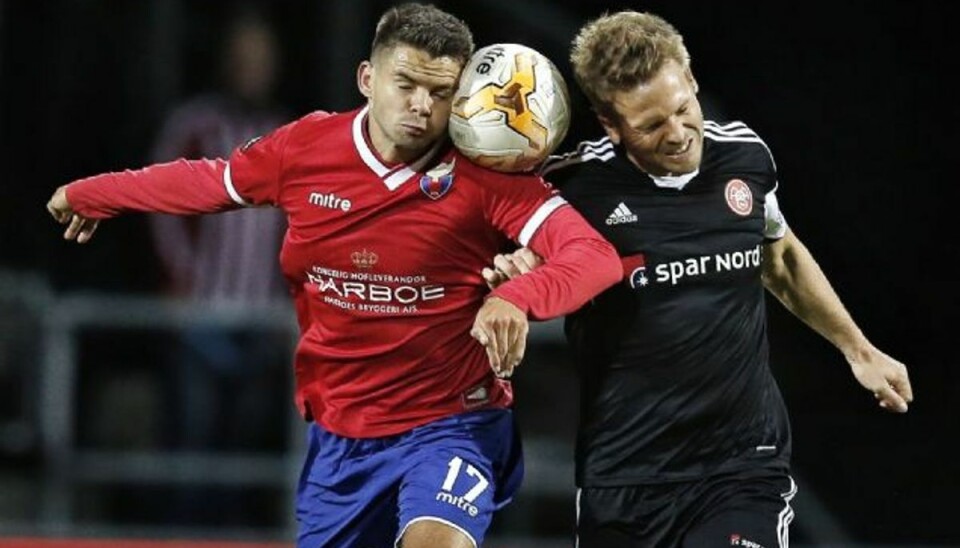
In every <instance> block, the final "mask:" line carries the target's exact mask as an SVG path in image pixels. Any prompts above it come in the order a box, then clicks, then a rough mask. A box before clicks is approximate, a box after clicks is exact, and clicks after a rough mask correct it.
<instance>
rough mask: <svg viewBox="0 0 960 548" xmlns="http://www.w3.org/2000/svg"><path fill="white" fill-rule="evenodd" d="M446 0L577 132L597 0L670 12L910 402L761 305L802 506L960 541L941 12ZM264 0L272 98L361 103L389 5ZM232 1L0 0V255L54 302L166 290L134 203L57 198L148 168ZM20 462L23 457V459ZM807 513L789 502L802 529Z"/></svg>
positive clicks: (882, 6)
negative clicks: (899, 409) (573, 57)
mask: <svg viewBox="0 0 960 548" xmlns="http://www.w3.org/2000/svg"><path fill="white" fill-rule="evenodd" d="M437 4H438V5H440V6H441V7H444V8H446V9H449V10H450V11H452V12H454V13H456V14H458V15H460V16H461V17H463V18H464V19H465V20H466V21H467V22H468V23H469V24H470V25H471V27H472V28H473V29H474V34H475V39H476V42H477V44H478V47H479V46H482V45H486V44H488V43H493V42H521V43H525V44H527V45H530V46H533V47H535V48H537V49H539V50H540V51H542V52H543V53H545V54H547V55H548V56H550V57H551V58H552V59H554V60H555V62H556V63H557V65H558V66H559V68H560V69H561V72H563V73H564V75H565V76H566V77H567V78H568V82H569V83H570V85H571V91H572V93H573V98H574V108H575V117H574V123H573V126H572V129H571V132H570V134H569V136H568V139H567V140H568V143H567V144H570V143H573V142H576V141H578V140H581V139H586V138H594V137H596V136H597V135H598V134H599V131H600V128H599V126H598V125H597V124H596V123H595V122H594V120H593V117H592V114H591V113H590V112H589V109H588V107H587V106H586V104H585V102H584V100H583V98H582V96H581V95H580V94H579V91H578V90H576V88H575V86H574V85H573V84H574V83H573V79H572V78H571V77H570V71H569V64H568V62H567V59H566V48H567V46H568V44H569V41H570V39H571V38H572V36H573V35H574V33H575V31H576V29H577V28H578V26H579V25H580V24H582V22H584V21H585V20H586V18H588V17H592V16H595V15H598V14H599V13H601V12H602V11H603V10H604V9H619V8H622V7H631V8H634V9H638V10H650V11H654V12H656V13H658V14H660V15H662V16H664V17H666V18H667V19H668V20H669V21H671V22H672V23H674V24H675V26H677V27H678V29H679V30H680V31H681V32H682V33H683V34H684V36H685V38H686V43H687V46H688V48H689V50H690V52H691V55H692V57H693V69H694V73H695V75H696V77H697V78H698V80H699V83H700V87H701V90H702V92H703V93H704V94H705V100H706V101H707V102H708V104H709V106H710V108H711V109H713V110H714V111H715V112H718V113H722V114H723V115H724V117H726V118H729V119H738V120H743V121H745V122H746V123H747V124H748V125H750V126H751V127H752V128H753V129H754V130H756V131H757V132H758V133H759V134H760V136H761V137H762V138H763V139H764V140H765V142H766V143H767V145H768V146H769V147H770V149H771V150H772V152H773V155H774V158H775V160H776V162H777V165H778V169H779V174H780V185H781V186H780V190H779V191H778V195H779V198H780V203H781V206H782V208H783V211H784V213H785V215H786V217H787V220H788V222H789V223H790V225H791V227H792V228H793V230H794V231H795V232H796V233H797V234H798V235H799V236H800V238H801V239H802V240H803V241H804V242H805V243H806V244H807V246H808V247H809V248H810V249H811V251H812V252H813V254H814V256H815V257H817V259H818V260H819V262H820V265H821V267H822V268H823V270H824V271H825V272H826V273H827V275H828V277H829V278H830V280H831V281H832V283H833V285H834V287H835V289H836V290H837V291H838V293H839V294H840V295H841V297H842V299H843V301H844V303H845V304H846V306H847V308H848V309H849V310H850V312H851V313H852V314H853V316H854V318H855V319H856V320H857V321H858V323H859V325H860V327H861V328H862V329H863V330H864V332H865V333H866V334H867V335H868V336H869V337H870V339H871V340H872V341H873V342H874V343H875V344H876V345H877V346H878V347H879V348H881V349H883V350H884V351H886V352H887V353H889V354H891V355H893V356H895V357H897V358H898V359H900V360H901V361H903V362H904V363H905V364H906V365H907V366H908V367H909V369H910V373H911V377H912V381H913V387H914V392H915V394H916V402H915V403H914V405H913V406H912V408H911V410H910V412H909V413H908V414H906V415H902V416H898V415H891V414H887V413H885V412H882V411H880V410H879V409H877V408H876V406H875V404H874V401H873V399H872V397H871V395H870V394H869V393H866V392H865V391H863V390H862V389H861V388H860V387H859V385H858V384H857V383H856V381H855V380H854V379H853V377H852V375H850V373H849V371H848V368H847V366H846V365H845V362H844V360H843V358H842V356H840V355H839V354H838V353H837V352H836V351H835V350H834V349H833V348H832V347H830V346H829V344H828V343H826V342H825V341H824V340H823V339H821V338H819V337H818V336H817V335H816V334H814V333H813V332H812V331H811V330H809V329H807V328H805V327H804V326H802V325H801V324H800V323H799V322H798V321H797V320H796V319H794V318H793V317H792V316H790V315H789V314H787V313H786V312H784V310H783V309H782V308H781V307H780V306H779V304H777V303H775V302H773V301H772V300H771V304H770V308H771V317H772V321H771V334H770V335H771V340H772V344H773V354H774V361H775V369H776V371H775V373H776V375H777V378H778V380H779V381H780V383H781V387H782V390H783V392H784V395H785V397H786V400H787V403H788V406H789V408H790V410H791V413H792V418H793V427H794V433H795V458H794V462H795V467H796V473H797V479H798V483H799V487H800V494H799V495H798V499H801V498H802V497H804V496H809V497H811V499H812V497H816V499H817V500H818V507H819V508H820V509H822V510H825V511H827V512H829V514H830V515H831V516H832V517H833V518H835V519H836V520H838V522H839V523H840V524H842V527H843V529H844V530H845V532H846V537H847V538H853V539H856V540H857V541H860V542H868V543H878V544H879V543H907V544H908V543H913V544H935V543H937V544H951V545H953V544H955V545H960V531H958V528H957V527H956V517H955V514H956V513H957V509H958V508H960V505H958V503H957V502H956V494H957V493H958V491H960V464H958V463H957V457H956V454H955V453H954V452H953V448H954V447H955V446H956V441H955V438H956V437H957V435H958V434H960V426H958V416H957V415H958V413H957V405H956V403H955V402H957V401H958V399H960V383H958V377H960V375H958V374H957V373H956V372H955V363H953V362H954V360H953V356H952V355H951V354H948V349H951V350H952V349H953V348H954V346H953V345H952V344H950V343H951V342H953V341H952V340H951V338H952V329H953V326H955V325H957V319H958V317H957V316H958V314H957V312H956V308H957V306H956V305H957V304H958V290H957V287H956V286H957V282H958V277H957V275H956V273H955V270H954V266H953V265H954V264H955V263H956V261H957V259H958V249H957V243H956V238H957V231H956V229H955V225H956V223H955V221H954V220H951V215H953V214H955V213H954V211H953V208H952V207H951V206H950V205H949V203H950V202H949V200H950V196H953V195H954V194H953V186H954V184H955V182H954V181H953V177H952V176H951V175H950V174H949V171H948V170H949V167H948V166H950V165H951V164H952V161H953V158H954V157H953V156H952V155H950V152H953V150H954V149H955V147H956V140H955V138H954V137H953V136H954V133H955V131H956V130H955V128H956V127H957V125H958V122H960V119H958V118H960V117H958V108H957V106H956V103H955V101H954V100H953V99H954V98H953V97H952V95H948V93H947V85H946V83H945V81H946V80H947V79H948V78H950V79H954V78H955V75H954V74H953V73H954V72H955V69H956V68H957V63H956V61H955V60H954V58H953V54H952V53H951V51H952V50H953V49H954V44H953V42H955V40H954V39H953V36H950V35H949V34H948V33H950V32H955V28H954V27H955V24H954V23H953V21H954V20H953V18H952V16H951V14H952V10H951V9H949V8H948V7H946V6H947V5H948V4H947V3H940V2H932V1H931V2H924V1H921V2H913V3H895V2H866V1H851V2H833V3H830V4H809V3H798V2H789V3H787V2H753V1H751V2H692V1H686V2H684V1H680V2H678V1H673V2H669V1H658V2H631V3H626V2H620V3H611V2H601V1H596V2H584V3H582V4H571V5H568V6H567V7H557V6H554V5H553V4H552V3H550V2H546V1H537V0H530V1H523V0H503V1H500V0H497V1H488V2H479V1H476V2H438V3H437ZM257 5H258V6H259V7H260V8H261V9H263V11H264V12H265V13H266V14H267V15H268V17H269V18H270V19H271V21H272V22H273V23H274V24H275V26H276V27H277V29H278V30H279V32H280V36H281V40H282V45H283V57H284V60H285V62H284V66H283V71H282V79H281V81H282V85H281V89H280V96H281V99H282V101H283V103H284V104H285V105H286V106H287V107H288V108H289V109H290V111H291V112H293V113H294V114H295V115H300V114H304V113H306V112H309V111H310V110H313V109H317V108H323V109H324V110H342V109H347V108H352V107H354V106H356V105H358V104H359V102H360V100H361V97H360V95H359V93H358V92H357V91H356V85H355V77H354V74H355V69H356V64H357V63H358V62H359V61H360V60H361V59H362V58H363V57H364V56H365V55H366V51H367V48H368V46H369V42H370V39H371V37H372V30H373V26H374V24H375V21H376V18H377V16H378V15H379V13H380V12H381V11H382V9H383V8H384V7H385V6H386V5H389V3H388V2H375V1H361V0H351V1H350V2H346V1H341V0H330V1H322V2H321V1H316V2H305V1H304V2H301V1H279V2H272V3H268V2H261V3H259V4H257ZM235 8H236V3H233V2H225V1H222V0H221V1H205V2H187V1H186V0H170V1H164V0H153V1H141V2H134V1H127V2H112V1H106V0H99V1H96V0H88V1H66V0H60V1H44V2H29V1H9V0H7V1H0V143H2V146H0V161H2V165H3V167H4V169H3V174H2V175H0V181H2V182H0V192H2V194H0V207H2V208H3V209H2V211H0V214H2V219H3V231H2V233H0V238H2V252H0V269H3V270H8V271H13V272H17V273H31V274H36V275H38V276H39V277H41V278H43V279H45V280H47V281H48V282H49V283H50V285H51V286H52V287H53V288H54V290H55V291H56V292H57V293H68V292H76V291H91V290H95V291H107V292H116V293H123V294H144V293H145V294H151V293H153V292H156V291H157V289H158V285H159V283H160V275H159V274H158V267H157V260H156V258H155V257H154V256H153V255H152V251H151V250H150V248H151V246H150V243H149V237H148V234H147V231H146V223H145V221H144V220H143V219H142V218H139V217H135V216H134V217H127V218H121V219H115V220H111V221H109V222H107V223H104V224H103V226H101V228H100V230H99V232H98V233H97V236H96V238H95V239H94V241H93V242H92V243H91V244H89V245H87V246H85V247H80V246H76V245H74V244H67V243H65V242H63V241H62V240H61V239H60V237H59V235H60V233H61V229H60V228H59V227H58V226H57V225H56V224H54V223H53V221H52V220H51V219H50V218H49V217H48V216H47V214H46V212H45V210H44V204H45V202H46V200H47V198H48V197H49V195H50V194H51V193H52V191H53V190H54V189H55V188H56V187H57V186H58V185H60V184H63V183H66V182H69V181H70V180H72V179H74V178H78V177H81V176H85V175H91V174H95V173H99V172H103V171H108V170H118V169H123V168H128V167H137V166H140V165H142V164H143V163H144V161H145V158H146V154H147V150H148V148H149V146H150V143H151V141H152V139H153V138H154V135H155V132H156V130H157V128H158V124H159V123H160V121H161V119H162V116H163V115H164V113H165V111H166V109H167V108H169V107H170V106H172V104H173V103H175V102H176V101H177V100H179V99H181V98H183V97H184V96H187V95H190V94H193V93H195V92H198V91H202V90H204V89H208V88H211V87H213V84H214V82H213V78H214V74H215V73H214V72H213V71H212V70H211V67H213V66H215V64H216V59H215V51H216V50H215V47H214V45H213V44H215V42H216V40H218V39H219V33H220V32H221V31H222V30H223V20H224V14H226V13H228V12H230V11H231V10H233V9H235ZM561 367H564V368H566V366H565V365H563V366H561ZM535 371H536V372H535V373H534V371H531V372H530V373H531V374H535V375H537V378H536V381H535V382H536V383H539V384H542V383H549V382H550V379H556V382H558V383H559V382H561V380H562V382H564V383H568V382H569V379H570V378H571V377H570V376H569V375H567V374H566V373H563V372H559V373H558V372H556V371H555V370H551V368H549V367H545V368H538V369H536V370H535ZM524 382H527V383H528V384H527V385H525V384H524ZM533 384H534V382H533V381H524V380H523V376H522V374H521V379H518V398H519V402H520V404H519V405H520V408H519V412H520V413H521V416H522V417H524V420H526V421H528V422H529V425H530V426H529V428H531V429H534V430H537V429H540V431H541V432H546V433H547V434H549V435H555V436H557V437H558V439H560V440H561V441H563V442H565V443H569V442H570V441H571V438H570V437H569V435H570V433H571V432H572V429H573V424H572V420H574V419H573V417H575V410H574V411H571V409H570V407H569V406H570V405H572V404H571V403H570V402H569V401H568V402H566V405H567V407H564V408H562V409H561V408H544V404H543V401H544V400H543V399H541V398H533V397H531V398H525V391H527V392H531V391H534V390H535V388H534V387H533V386H532V385H533ZM525 386H526V387H525ZM558 390H562V391H569V390H570V387H569V386H568V385H564V386H563V387H562V388H558ZM4 396H5V395H4V394H0V398H3V397H4ZM285 403H286V402H284V404H285ZM558 417H563V418H564V419H565V420H564V421H560V420H558ZM0 462H2V461H0ZM24 462H26V463H27V464H28V465H29V464H30V462H31V460H30V455H29V453H28V454H27V457H26V458H24V457H20V458H19V459H18V460H17V464H18V465H20V466H22V465H24ZM41 474H42V472H41ZM564 481H566V479H564ZM2 489H3V485H2V483H0V491H2ZM567 517H568V516H567V515H562V516H560V517H559V518H558V519H567ZM0 519H2V517H0ZM816 519H817V518H816V516H805V515H803V514H799V515H798V516H797V518H796V521H795V525H794V530H795V531H797V534H798V535H800V538H801V539H802V538H803V535H804V534H805V533H804V531H805V530H807V531H810V530H812V529H815V528H816V527H817V521H816ZM806 534H807V535H809V537H810V538H817V537H816V535H815V534H814V533H812V532H810V533H806Z"/></svg>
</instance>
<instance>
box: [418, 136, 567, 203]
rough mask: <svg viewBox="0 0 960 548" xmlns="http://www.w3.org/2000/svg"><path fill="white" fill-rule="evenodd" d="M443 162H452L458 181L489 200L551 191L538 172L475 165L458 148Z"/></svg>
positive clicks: (445, 156)
mask: <svg viewBox="0 0 960 548" xmlns="http://www.w3.org/2000/svg"><path fill="white" fill-rule="evenodd" d="M443 162H451V163H452V164H453V166H454V167H453V168H452V169H453V170H454V173H455V175H456V177H457V178H458V179H460V180H461V181H462V182H466V183H467V184H468V185H469V186H470V187H472V188H473V189H474V190H475V191H476V192H479V193H480V194H481V195H484V196H487V197H489V198H493V197H497V196H500V197H507V196H513V197H516V196H518V195H521V194H527V193H530V192H534V193H541V192H543V191H544V190H549V186H548V185H547V184H546V183H545V182H544V180H543V177H541V176H540V174H539V173H537V172H536V171H524V172H504V171H497V170H494V169H490V168H486V167H483V166H481V165H478V164H475V163H473V162H472V161H470V159H469V158H467V157H466V156H464V155H463V154H462V153H461V152H460V151H459V150H457V149H456V148H451V150H450V154H449V155H444V160H443ZM441 165H442V164H441ZM428 175H429V172H428Z"/></svg>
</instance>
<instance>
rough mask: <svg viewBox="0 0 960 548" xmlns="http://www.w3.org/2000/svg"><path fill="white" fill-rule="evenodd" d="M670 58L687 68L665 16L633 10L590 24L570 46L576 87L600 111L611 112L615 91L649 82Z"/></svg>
mask: <svg viewBox="0 0 960 548" xmlns="http://www.w3.org/2000/svg"><path fill="white" fill-rule="evenodd" d="M668 61H675V62H677V63H678V64H679V65H680V66H682V67H687V68H689V66H690V54H689V53H688V52H687V47H686V46H685V45H684V44H683V37H682V36H681V35H680V33H679V32H677V29H675V28H674V27H673V25H671V24H670V23H668V22H667V21H666V20H664V19H663V18H661V17H659V16H656V15H653V14H651V13H640V12H636V11H631V10H625V11H620V12H617V13H614V14H612V15H611V14H608V13H605V14H603V15H602V16H600V17H599V18H597V19H594V20H593V21H590V22H588V23H587V24H586V25H584V26H583V28H581V29H580V32H579V33H577V36H576V38H574V40H573V45H572V47H571V50H570V62H571V63H572V64H573V73H574V76H575V78H576V79H577V83H578V84H579V85H580V89H581V90H583V93H584V94H585V95H586V96H587V99H589V100H590V103H591V104H592V105H593V108H594V109H596V110H597V112H598V113H600V114H603V115H612V114H613V107H612V104H611V103H612V100H613V94H614V93H616V92H617V91H626V90H630V89H633V88H634V87H636V86H637V85H639V84H641V83H643V82H646V81H648V80H650V79H651V78H653V77H654V76H656V74H657V72H659V71H660V69H661V68H663V65H664V64H665V63H667V62H668Z"/></svg>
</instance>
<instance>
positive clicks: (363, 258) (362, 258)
mask: <svg viewBox="0 0 960 548" xmlns="http://www.w3.org/2000/svg"><path fill="white" fill-rule="evenodd" d="M350 260H352V261H353V264H354V266H356V267H357V268H361V269H367V268H373V265H375V264H377V261H378V260H380V257H378V256H377V254H376V253H374V252H373V251H367V249H366V248H364V249H363V251H354V252H353V253H351V254H350Z"/></svg>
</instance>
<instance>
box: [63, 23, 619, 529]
mask: <svg viewBox="0 0 960 548" xmlns="http://www.w3.org/2000/svg"><path fill="white" fill-rule="evenodd" d="M473 47H474V45H473V39H472V36H471V33H470V30H469V29H468V28H467V26H466V25H465V24H464V23H463V22H462V21H460V20H458V19H457V18H455V17H454V16H452V15H450V14H448V13H445V12H443V11H441V10H439V9H437V8H435V7H433V6H430V5H420V4H404V5H402V6H398V7H393V8H390V9H389V10H387V12H386V13H385V14H384V15H383V16H382V18H381V19H380V22H379V23H378V25H377V31H376V35H375V37H374V40H373V44H372V48H371V57H370V59H369V60H367V61H363V62H362V63H361V64H360V66H359V69H358V72H357V82H358V86H359V89H360V92H361V93H362V94H363V95H364V96H365V97H366V98H367V102H366V105H365V106H363V107H362V108H358V109H357V110H354V111H351V112H344V113H337V114H331V113H326V112H321V111H317V112H313V113H311V114H308V115H306V116H304V117H303V118H301V119H299V120H296V121H294V122H292V123H290V124H287V125H285V126H283V127H280V128H278V129H277V130H275V131H273V132H272V133H270V134H267V135H265V136H264V137H263V138H261V139H255V140H251V141H250V142H248V143H246V144H245V145H243V146H241V147H240V148H238V149H237V150H235V151H234V152H233V153H232V155H231V156H230V158H229V159H226V160H224V159H205V160H197V161H188V160H183V159H181V160H178V161H175V162H170V163H164V164H157V165H153V166H149V167H146V168H143V169H139V170H128V171H124V172H120V173H106V174H101V175H96V176H93V177H89V178H85V179H81V180H79V181H75V182H73V183H70V184H68V185H65V186H62V187H60V188H58V189H57V190H56V192H55V193H54V195H53V197H52V198H51V199H50V201H49V203H48V204H47V208H48V210H49V211H50V213H51V214H52V215H53V217H54V218H55V219H56V220H57V221H59V222H60V223H63V224H66V225H67V228H66V231H65V233H64V237H65V238H67V239H70V240H72V239H76V240H77V241H78V242H81V243H83V242H86V241H88V240H89V239H90V238H91V236H92V235H93V233H94V230H95V229H96V227H97V223H98V220H100V219H104V218H108V217H112V216H115V215H118V214H121V213H124V212H132V211H151V212H165V213H173V214H199V213H215V212H220V211H226V210H231V209H236V208H241V207H255V206H273V207H278V208H280V209H282V210H283V211H284V212H285V213H286V215H287V219H288V223H289V228H288V230H287V233H286V235H285V237H284V242H283V248H282V250H281V253H280V266H281V268H282V270H283V273H284V275H285V277H286V279H287V281H288V283H289V286H290V291H291V294H292V296H293V299H294V302H295V307H296V311H297V315H298V320H299V324H300V328H301V337H300V342H299V344H298V346H297V351H296V356H295V364H294V366H295V370H296V395H295V400H296V405H297V406H298V408H299V410H300V411H301V413H302V414H303V417H304V418H305V419H306V420H307V421H309V422H310V426H309V434H308V435H309V442H308V452H307V457H306V460H305V463H304V467H303V472H302V475H301V479H300V484H299V489H298V504H297V518H298V521H299V535H298V536H299V539H298V544H299V546H301V547H307V546H310V547H316V546H325V547H329V546H364V547H366V546H391V545H394V544H397V545H399V544H400V543H402V545H403V546H404V547H405V548H411V547H414V548H415V547H427V546H429V547H470V546H479V545H480V544H481V543H482V541H483V537H484V534H485V531H486V530H487V528H488V526H489V524H490V521H491V519H492V515H493V512H494V511H495V510H497V509H499V508H500V507H502V506H503V505H504V504H506V503H507V502H509V500H510V498H511V497H512V495H513V493H514V491H515V490H516V488H517V486H518V484H519V481H520V479H521V477H522V457H521V451H520V445H519V440H518V438H517V433H516V430H515V425H514V420H513V416H512V414H511V411H510V409H511V403H512V398H513V396H512V392H511V387H510V383H509V381H508V380H506V377H508V376H509V375H510V373H511V371H512V370H513V367H515V366H516V365H517V363H519V361H520V359H521V358H522V357H523V353H524V349H525V340H526V334H527V331H528V318H533V319H547V318H553V317H557V316H560V315H563V314H565V313H568V312H572V311H573V310H576V309H577V308H579V307H580V306H581V305H583V304H584V303H585V302H587V301H588V300H589V299H591V298H592V297H593V296H595V295H597V294H598V293H599V292H601V291H603V290H604V289H606V288H607V287H609V286H611V285H612V284H614V283H615V282H616V281H617V280H618V279H619V278H620V276H621V270H622V269H621V266H620V262H619V260H618V259H617V256H616V253H615V252H614V250H613V248H612V246H611V245H610V244H609V243H608V242H607V241H606V240H604V239H603V238H602V237H601V236H600V235H599V233H598V232H597V231H595V230H594V229H593V228H591V227H590V226H589V225H588V224H587V223H586V222H585V220H584V219H583V218H582V217H581V216H580V215H579V214H578V213H577V212H576V211H575V210H573V208H571V207H570V206H569V205H567V204H566V202H565V201H564V200H563V198H561V197H560V196H559V195H558V194H557V193H556V192H555V191H554V190H553V189H552V188H551V187H550V185H548V184H545V183H544V181H543V180H542V179H540V178H539V177H538V176H536V175H532V174H505V173H498V172H494V171H489V170H485V169H483V168H480V167H478V166H476V165H474V164H471V163H470V162H469V161H468V160H467V159H466V158H465V157H464V156H462V155H461V154H460V153H459V152H458V151H457V150H456V149H454V148H453V147H452V146H451V145H450V144H449V141H448V140H447V139H446V129H447V120H448V116H449V113H450V108H451V98H452V96H453V94H454V91H455V89H456V86H457V82H458V79H459V76H460V71H461V69H462V67H463V66H464V65H465V63H466V62H467V60H468V59H469V57H470V55H471V53H472V51H473ZM511 241H512V242H514V244H520V245H523V246H527V247H529V248H531V249H533V250H534V251H536V252H537V253H538V254H540V255H542V256H544V257H546V258H547V259H548V264H547V265H546V266H544V267H542V268H540V269H537V271H536V272H534V273H531V274H529V275H527V276H523V277H521V278H518V279H516V280H513V281H510V282H507V283H504V284H503V285H501V286H499V287H498V288H497V289H496V290H494V291H492V292H491V291H490V290H489V289H488V287H487V286H486V284H485V282H484V280H483V277H482V276H481V270H482V268H483V267H484V265H486V264H487V263H488V262H489V261H490V260H491V258H492V257H493V256H494V255H496V254H497V253H498V252H499V251H501V250H503V249H504V248H505V246H506V245H507V244H509V243H510V242H511ZM265 259H266V258H265Z"/></svg>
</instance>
